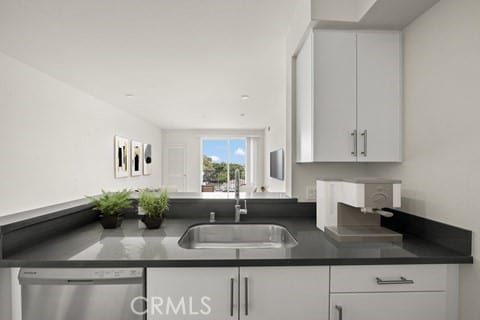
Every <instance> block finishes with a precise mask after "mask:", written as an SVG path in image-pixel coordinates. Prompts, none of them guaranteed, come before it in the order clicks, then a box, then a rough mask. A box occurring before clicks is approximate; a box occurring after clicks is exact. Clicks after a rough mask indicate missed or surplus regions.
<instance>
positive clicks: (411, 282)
mask: <svg viewBox="0 0 480 320" xmlns="http://www.w3.org/2000/svg"><path fill="white" fill-rule="evenodd" d="M375 279H376V280H377V284H378V285H384V284H414V283H415V282H413V280H408V279H406V278H404V277H400V279H398V280H383V279H381V278H379V277H376V278H375Z"/></svg>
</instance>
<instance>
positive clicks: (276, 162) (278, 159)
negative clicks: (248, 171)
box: [270, 149, 285, 180]
mask: <svg viewBox="0 0 480 320" xmlns="http://www.w3.org/2000/svg"><path fill="white" fill-rule="evenodd" d="M284 158H285V156H284V152H283V149H278V150H274V151H272V152H270V177H272V178H274V179H278V180H283V176H284V174H283V172H284V161H285V160H284Z"/></svg>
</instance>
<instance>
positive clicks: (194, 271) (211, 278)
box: [147, 268, 238, 320]
mask: <svg viewBox="0 0 480 320" xmlns="http://www.w3.org/2000/svg"><path fill="white" fill-rule="evenodd" d="M147 307H148V313H147V319H148V320H160V319H161V320H168V319H182V320H184V319H205V320H225V319H238V268H148V269H147Z"/></svg>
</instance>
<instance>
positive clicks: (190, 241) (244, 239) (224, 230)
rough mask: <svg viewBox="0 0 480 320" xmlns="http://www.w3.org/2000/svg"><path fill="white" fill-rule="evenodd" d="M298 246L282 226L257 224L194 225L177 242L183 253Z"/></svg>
mask: <svg viewBox="0 0 480 320" xmlns="http://www.w3.org/2000/svg"><path fill="white" fill-rule="evenodd" d="M297 244H298V242H297V240H296V239H295V238H294V237H293V236H292V234H291V233H290V232H289V231H288V230H287V228H285V227H284V226H281V225H278V224H257V223H241V224H239V223H228V224H224V223H217V224H197V225H193V226H190V227H189V228H188V229H187V231H185V233H184V234H183V236H182V237H181V238H180V240H179V241H178V245H179V246H180V247H182V248H185V249H278V248H292V247H295V246H296V245H297Z"/></svg>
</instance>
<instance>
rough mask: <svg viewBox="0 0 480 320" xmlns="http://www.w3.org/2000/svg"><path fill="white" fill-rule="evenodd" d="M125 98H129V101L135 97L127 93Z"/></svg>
mask: <svg viewBox="0 0 480 320" xmlns="http://www.w3.org/2000/svg"><path fill="white" fill-rule="evenodd" d="M125 97H127V98H130V99H131V98H134V97H135V95H134V94H132V93H127V94H126V95H125Z"/></svg>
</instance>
